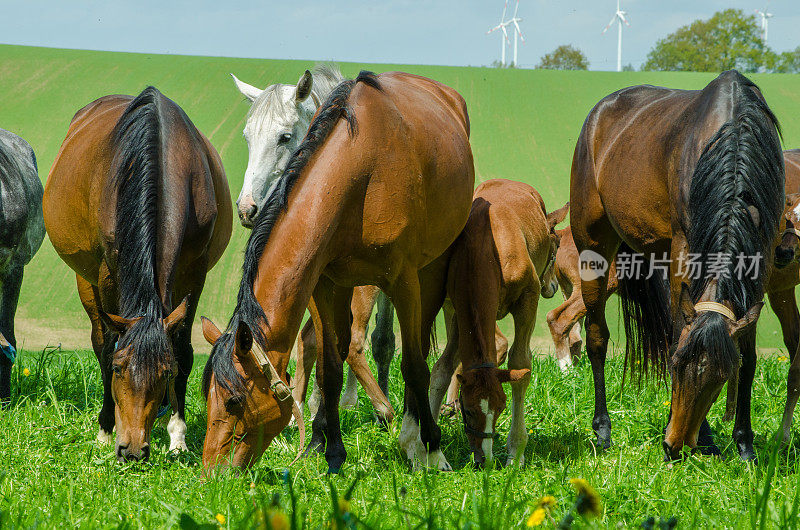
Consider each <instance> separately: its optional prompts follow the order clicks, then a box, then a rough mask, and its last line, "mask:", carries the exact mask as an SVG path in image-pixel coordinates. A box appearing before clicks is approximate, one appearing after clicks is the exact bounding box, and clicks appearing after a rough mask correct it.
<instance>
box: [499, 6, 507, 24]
mask: <svg viewBox="0 0 800 530" xmlns="http://www.w3.org/2000/svg"><path fill="white" fill-rule="evenodd" d="M507 9H508V0H506V3H505V5H504V6H503V14H502V15H501V16H500V23H501V24H502V23H503V21H504V20H505V19H506V10H507Z"/></svg>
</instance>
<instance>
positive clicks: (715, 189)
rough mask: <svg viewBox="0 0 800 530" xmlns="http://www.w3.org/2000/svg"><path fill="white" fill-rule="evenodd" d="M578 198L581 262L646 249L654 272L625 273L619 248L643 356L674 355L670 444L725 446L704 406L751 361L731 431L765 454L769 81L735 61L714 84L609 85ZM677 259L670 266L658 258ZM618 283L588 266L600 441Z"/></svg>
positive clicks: (675, 449) (601, 440)
mask: <svg viewBox="0 0 800 530" xmlns="http://www.w3.org/2000/svg"><path fill="white" fill-rule="evenodd" d="M570 202H571V204H572V214H571V217H572V235H573V237H574V239H575V244H576V246H577V248H578V250H579V251H580V252H581V253H582V255H581V261H582V263H583V262H586V263H598V262H602V261H603V260H604V261H605V262H608V261H611V260H613V259H614V257H615V256H617V255H618V251H620V253H623V252H624V253H625V254H628V255H629V259H630V260H631V261H632V260H633V258H632V257H631V256H630V252H631V251H633V252H636V253H640V254H642V255H643V256H644V259H645V265H644V266H643V267H642V268H643V269H644V270H645V271H646V272H645V273H641V271H639V273H637V271H636V270H635V269H633V270H628V273H626V274H623V273H622V271H621V262H620V260H619V259H618V260H617V275H618V277H619V291H618V294H620V296H621V298H622V301H623V304H622V307H623V320H624V322H625V331H626V336H627V341H626V343H627V348H626V350H627V351H626V355H627V358H628V361H629V366H630V367H631V369H632V370H633V369H637V368H638V369H643V371H644V372H645V373H647V372H648V370H649V371H650V372H651V373H652V372H656V373H659V372H662V371H663V370H664V369H665V368H666V367H667V366H668V367H669V371H670V374H671V378H672V400H671V414H670V419H669V422H668V425H667V429H666V434H665V438H664V444H663V446H664V451H665V453H666V457H667V458H675V457H677V456H679V455H680V453H681V448H682V447H683V446H684V445H687V446H689V447H691V448H695V447H698V446H700V447H705V451H706V452H713V453H718V452H719V450H718V449H717V448H716V446H714V445H713V441H712V440H711V437H710V430H708V424H707V422H705V416H706V414H707V413H708V410H709V408H710V407H711V404H712V403H713V402H714V400H715V399H716V397H717V396H718V395H719V392H720V390H721V389H722V386H723V385H724V384H725V382H726V381H728V380H729V379H730V378H731V377H732V376H733V375H734V374H735V372H736V370H737V368H738V367H739V365H740V363H741V369H740V370H739V380H740V383H739V388H738V395H737V412H736V423H735V426H734V431H733V438H734V441H735V442H736V445H737V448H738V450H739V454H740V456H741V457H742V458H743V459H746V460H747V459H754V458H755V453H754V452H753V431H752V428H751V424H750V392H751V386H752V381H753V374H754V371H755V362H756V352H755V322H756V320H757V318H758V314H759V311H760V309H761V306H762V304H763V302H762V298H763V295H764V291H765V287H766V285H765V280H766V279H767V278H769V272H770V269H771V267H772V255H773V246H774V240H775V236H776V231H777V228H778V222H779V218H780V215H781V212H782V210H783V205H784V167H783V156H782V153H781V149H780V139H779V132H778V124H777V120H776V118H775V116H774V115H773V114H772V112H771V111H770V109H769V107H768V106H767V104H766V102H765V101H764V99H763V97H762V95H761V92H760V91H759V89H758V87H756V86H755V85H754V84H753V83H752V82H751V81H749V80H748V79H746V78H745V77H743V76H742V75H740V74H739V73H738V72H736V71H728V72H724V73H722V74H720V76H719V77H717V78H716V79H715V80H714V81H712V82H711V83H709V84H708V86H706V87H705V88H704V89H703V90H672V89H666V88H660V87H653V86H636V87H630V88H626V89H623V90H620V91H618V92H615V93H613V94H611V95H610V96H607V97H605V98H604V99H603V100H601V101H600V102H599V103H598V104H597V105H596V106H595V107H594V109H593V110H592V111H591V112H590V114H589V116H588V117H587V119H586V121H585V122H584V125H583V129H582V130H581V134H580V137H579V139H578V142H577V145H576V147H575V155H574V158H573V163H572V177H571V189H570ZM589 251H591V254H589ZM584 253H585V254H584ZM656 260H658V261H656ZM667 260H670V261H669V265H668V269H669V270H668V276H669V277H668V278H665V274H663V273H662V271H663V269H659V268H657V267H656V266H664V262H666V261H667ZM740 263H745V264H746V265H747V267H748V272H746V273H745V274H742V270H740V269H739V265H740ZM691 264H695V265H692V266H690V265H691ZM607 288H608V276H607V274H605V273H604V272H603V271H602V270H595V271H594V274H591V275H590V274H588V273H587V274H584V276H583V277H582V279H581V290H582V296H583V301H584V304H585V305H586V346H587V353H588V356H589V360H590V361H591V364H592V372H593V376H594V384H595V414H594V420H593V422H592V426H593V428H594V431H595V433H596V434H597V443H598V445H599V446H601V447H608V446H609V445H610V443H611V421H610V418H609V416H608V412H607V408H606V396H605V374H604V364H605V357H606V349H607V346H608V337H609V332H608V327H607V325H606V320H605V303H606V299H607V298H608V295H607ZM670 344H672V347H671V348H670ZM668 350H669V351H670V353H671V358H670V359H667V352H668ZM639 363H641V364H639ZM701 426H703V427H704V432H702V433H701ZM701 434H702V435H703V437H702V439H700V440H699V439H698V438H699V437H700V435H701Z"/></svg>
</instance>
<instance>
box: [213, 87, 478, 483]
mask: <svg viewBox="0 0 800 530" xmlns="http://www.w3.org/2000/svg"><path fill="white" fill-rule="evenodd" d="M473 183H474V168H473V163H472V151H471V148H470V144H469V119H468V117H467V110H466V104H465V102H464V100H463V98H462V97H461V96H460V95H459V94H458V93H457V92H455V91H454V90H452V89H451V88H448V87H446V86H444V85H441V84H439V83H437V82H435V81H432V80H430V79H426V78H423V77H419V76H415V75H411V74H405V73H387V74H381V75H380V76H376V75H374V74H371V73H369V72H362V73H361V74H359V76H358V77H357V78H356V79H355V80H350V81H346V82H344V83H342V84H340V85H339V86H338V87H337V88H336V89H334V91H333V92H331V94H330V95H329V97H328V99H327V100H326V102H325V103H324V104H323V105H322V106H321V107H320V109H319V110H318V111H317V115H316V117H315V118H314V120H313V121H312V124H311V127H310V128H309V130H308V133H307V134H306V137H305V139H304V140H303V142H302V143H301V144H300V147H299V148H298V150H297V151H296V152H295V154H294V155H292V159H291V160H290V162H289V164H288V166H287V168H286V171H285V172H284V174H283V176H282V177H281V179H280V185H279V186H278V187H276V189H275V191H274V192H273V193H272V195H271V196H270V198H269V200H268V201H267V204H266V209H265V210H264V211H263V213H262V214H261V215H260V216H259V218H258V220H257V221H256V225H255V227H254V228H253V233H252V234H251V236H250V240H249V242H248V245H247V248H246V250H245V262H244V266H243V277H242V283H241V286H240V289H239V297H238V302H237V307H236V309H235V311H234V314H233V316H232V318H231V321H230V323H229V324H228V328H227V330H226V332H225V333H224V334H222V335H219V336H217V333H218V332H217V331H216V330H214V329H209V330H208V331H209V332H207V333H206V338H209V339H212V340H213V341H214V342H215V344H214V348H213V349H212V354H211V359H210V360H209V363H208V364H207V366H206V370H205V373H204V377H203V383H204V384H203V388H204V391H205V395H206V397H207V402H208V429H207V434H206V442H205V447H204V450H203V462H204V465H205V466H206V467H207V468H210V467H212V466H215V465H217V464H234V465H242V466H246V465H249V464H251V463H252V462H254V461H255V460H256V459H257V458H259V457H260V456H261V454H262V453H263V451H264V450H265V449H266V447H267V446H268V445H269V443H270V442H271V440H272V438H273V437H274V436H275V435H277V434H278V433H279V432H280V430H281V429H282V428H283V427H284V426H286V424H287V423H288V421H289V416H290V409H291V403H292V399H291V393H288V392H285V390H286V382H287V380H288V376H287V375H286V367H287V365H288V362H289V355H290V352H291V349H292V344H293V343H294V340H295V337H296V336H297V333H298V331H299V329H300V324H301V320H302V317H303V313H304V311H305V308H306V307H307V306H308V305H309V302H310V300H313V303H312V305H311V307H312V308H314V309H315V310H316V311H312V316H314V314H315V312H316V313H317V314H318V316H319V325H318V326H316V327H317V329H318V330H321V332H320V333H319V335H321V336H318V339H319V342H320V343H321V344H322V348H320V350H321V359H320V360H319V361H318V363H317V376H318V379H319V382H320V385H321V388H322V393H323V405H322V407H320V410H319V412H318V413H317V415H316V417H315V419H314V423H313V435H312V440H311V445H310V446H309V448H310V449H316V448H320V447H322V446H324V448H325V457H326V460H327V461H328V465H329V469H330V471H332V472H335V471H338V470H339V468H340V467H341V465H342V463H343V461H344V459H345V456H346V453H345V449H344V444H343V443H342V437H341V431H340V425H339V407H338V402H339V394H340V392H341V388H342V360H343V359H344V358H345V357H346V356H347V352H348V347H349V344H350V303H351V299H352V291H353V286H356V285H377V286H378V287H379V288H381V290H383V291H384V292H386V293H387V294H388V295H389V297H390V299H391V301H392V304H393V305H394V307H395V309H396V310H397V315H398V318H399V321H400V329H401V339H402V346H403V359H402V364H401V369H402V372H403V378H404V380H405V382H406V385H407V389H408V390H409V392H407V393H406V415H405V418H404V421H403V423H404V427H405V429H404V431H403V432H402V433H401V445H403V448H404V449H405V451H406V454H408V455H409V456H410V457H413V459H414V460H415V461H421V462H422V463H423V464H427V465H431V466H433V467H438V468H439V469H449V464H448V463H447V460H446V459H445V458H444V455H443V454H442V452H441V450H440V449H439V443H440V438H441V432H440V430H439V427H438V426H437V425H436V423H435V422H434V421H433V418H432V416H431V413H430V409H429V407H428V395H427V393H428V381H429V372H428V367H427V364H426V363H425V357H426V355H427V351H428V347H429V344H428V330H429V329H430V327H431V325H432V322H433V319H434V317H435V315H436V313H437V312H438V311H439V308H440V307H441V304H442V301H443V299H444V294H445V293H444V282H443V277H444V275H445V273H446V265H447V261H446V260H447V258H448V256H447V255H446V254H445V255H444V256H443V253H444V252H445V251H446V250H447V249H448V247H449V246H450V244H451V243H452V242H453V241H454V240H455V238H456V237H457V236H458V234H459V232H460V231H461V229H462V228H463V226H464V224H465V222H466V220H467V215H468V213H469V208H470V202H471V197H472V187H473ZM312 294H313V299H312ZM209 328H210V326H209ZM251 348H255V351H254V352H253V353H251V352H250V350H251ZM256 357H258V358H259V359H260V360H259V361H258V364H257V363H256V362H255V360H254V359H255V358H256ZM259 364H260V365H261V367H266V368H267V369H268V370H267V375H265V374H264V371H262V370H263V368H262V369H259ZM276 377H277V378H279V379H280V381H275V378H276ZM271 381H274V383H275V384H276V385H277V386H276V387H275V390H280V392H278V393H276V392H275V391H273V389H271V388H270V386H269V385H270V382H271Z"/></svg>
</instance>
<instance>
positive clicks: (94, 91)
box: [0, 46, 800, 348]
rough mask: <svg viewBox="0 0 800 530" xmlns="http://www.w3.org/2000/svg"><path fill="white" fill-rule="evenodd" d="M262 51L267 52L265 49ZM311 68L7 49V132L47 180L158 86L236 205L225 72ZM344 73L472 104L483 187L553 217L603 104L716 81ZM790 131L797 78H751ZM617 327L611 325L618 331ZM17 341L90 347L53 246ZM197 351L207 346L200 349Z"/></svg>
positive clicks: (242, 149) (40, 263) (3, 53)
mask: <svg viewBox="0 0 800 530" xmlns="http://www.w3.org/2000/svg"><path fill="white" fill-rule="evenodd" d="M264 53H269V51H268V50H265V51H264ZM312 64H313V62H312V61H278V60H255V59H231V58H217V57H187V56H169V55H142V54H129V53H109V52H94V51H78V50H60V49H48V48H32V47H20V46H0V94H2V100H0V127H2V128H5V129H9V130H11V131H13V132H15V133H17V134H19V135H21V136H22V137H23V138H25V139H26V140H27V141H28V142H30V144H31V145H32V146H33V148H34V149H35V151H36V154H37V157H38V160H39V172H40V176H41V178H42V180H43V181H44V180H45V179H46V177H47V173H48V171H49V169H50V166H51V164H52V162H53V159H54V157H55V155H56V152H57V151H58V148H59V146H60V144H61V141H62V140H63V138H64V135H65V133H66V130H67V127H68V125H69V121H70V119H71V118H72V115H73V114H74V113H75V111H76V110H78V109H79V108H81V107H82V106H84V105H85V104H87V103H89V102H90V101H92V100H94V99H96V98H98V97H100V96H103V95H105V94H111V93H125V94H137V93H139V92H140V91H141V90H142V89H143V88H144V87H145V86H147V85H154V86H156V87H158V88H159V89H160V90H161V91H162V92H163V93H164V94H166V95H167V96H168V97H170V98H172V99H173V100H174V101H176V102H177V103H178V104H179V105H181V106H182V107H183V108H184V110H185V111H186V112H187V114H188V115H189V117H190V118H191V119H192V120H193V121H194V123H195V124H196V125H197V126H198V128H199V129H200V130H202V131H203V132H204V133H205V134H206V135H207V136H208V137H209V138H210V139H211V142H212V143H213V144H214V145H215V146H216V148H217V149H218V150H219V152H220V154H221V156H222V159H223V162H224V164H225V169H226V172H227V175H228V179H229V182H230V187H231V194H232V195H233V197H234V198H235V197H236V196H237V195H238V192H239V188H240V186H241V181H242V176H243V174H244V169H245V165H246V161H247V147H246V145H245V142H244V140H243V139H242V137H241V133H242V128H243V126H244V118H245V114H246V112H247V109H248V104H247V103H246V102H245V101H244V99H243V98H242V97H241V95H240V94H239V93H238V91H237V90H236V89H235V88H234V86H233V83H232V82H231V79H230V77H229V76H228V73H229V72H234V73H236V75H237V76H238V77H240V78H241V79H243V80H245V81H247V82H248V83H251V84H254V85H257V86H260V87H262V86H265V85H267V84H270V83H274V82H287V83H289V82H296V81H297V79H298V77H299V76H300V74H301V73H302V71H303V70H304V69H305V68H308V67H310V66H311V65H312ZM341 67H342V70H343V72H344V73H345V75H348V76H352V75H354V74H355V73H356V72H357V71H358V70H359V69H362V68H366V69H371V70H374V71H376V72H381V71H387V70H404V71H409V72H414V73H417V74H421V75H425V76H429V77H432V78H435V79H437V80H439V81H442V82H444V83H446V84H448V85H450V86H452V87H454V88H456V89H457V90H458V91H459V92H461V94H462V95H463V96H464V97H465V98H466V100H467V103H468V105H469V112H470V118H471V122H472V145H473V150H474V153H475V162H476V167H477V174H478V178H479V180H486V179H490V178H495V177H506V178H510V179H516V180H522V181H525V182H528V183H530V184H532V185H533V186H535V187H536V188H537V189H538V190H539V192H540V193H541V194H542V196H543V197H544V199H545V201H546V202H547V204H548V207H549V208H550V209H555V208H557V207H559V206H561V205H562V204H563V203H564V202H565V201H566V200H568V196H569V168H570V162H571V159H572V150H573V148H574V144H575V139H576V137H577V135H578V133H579V131H580V128H581V124H582V123H583V120H584V118H585V117H586V114H587V113H588V112H589V110H590V109H591V108H592V106H593V105H594V104H595V103H596V102H597V100H598V99H600V98H601V97H603V96H604V95H606V94H608V93H610V92H612V91H614V90H617V89H619V88H621V87H625V86H629V85H634V84H641V83H651V84H657V85H665V86H670V87H679V88H701V87H703V86H704V85H705V84H706V83H707V82H708V81H709V80H711V79H712V78H713V75H710V74H687V73H650V72H624V73H612V72H554V71H534V70H499V69H490V68H457V67H438V66H409V65H385V64H384V65H371V64H342V65H341ZM753 78H754V80H755V81H756V82H757V83H758V84H759V85H760V86H761V88H762V90H763V91H764V94H765V96H766V98H767V100H768V101H769V103H770V105H771V107H772V108H773V110H774V111H775V113H776V114H777V115H778V117H779V119H780V120H781V122H782V124H783V132H784V140H785V142H786V146H787V147H793V146H798V145H800V122H798V120H796V119H795V115H796V114H797V112H798V109H800V76H797V75H774V74H773V75H755V76H753ZM246 237H247V232H246V231H245V230H244V229H242V228H241V227H239V226H238V224H237V225H236V226H235V230H234V236H233V238H232V240H231V244H230V246H229V248H228V251H227V253H226V254H225V256H224V258H223V259H222V260H221V261H220V263H219V264H218V265H217V266H216V268H215V269H214V270H213V271H212V273H211V274H210V275H209V278H208V281H207V283H206V289H205V292H204V295H203V299H202V301H201V308H200V314H205V315H209V316H211V317H213V318H214V319H216V320H217V321H218V322H220V323H223V324H224V323H225V322H226V321H227V318H228V316H229V315H230V311H231V309H232V306H233V303H234V300H235V297H236V285H237V283H238V278H239V274H240V273H239V267H240V261H241V255H242V252H241V251H242V248H243V246H244V243H245V240H246ZM560 299H561V295H556V298H555V299H553V300H552V301H547V300H545V301H543V303H542V305H541V306H540V312H539V314H540V319H539V325H538V326H537V331H536V335H537V337H539V339H540V343H541V344H545V341H544V339H546V338H548V337H549V334H548V332H547V327H546V324H545V322H544V314H545V311H547V310H549V309H550V308H552V307H554V306H555V304H556V303H559V302H560ZM615 320H616V319H615V318H612V319H611V321H612V322H613V321H615ZM763 320H764V322H763V323H762V325H761V331H760V340H759V345H760V346H762V347H763V346H777V345H779V344H781V341H780V338H779V336H778V335H777V334H776V333H774V332H775V331H776V330H777V329H778V328H777V323H776V320H775V318H774V317H773V316H772V314H771V313H769V314H768V315H767V318H765V319H763ZM18 322H19V329H20V331H19V332H18V336H19V337H20V339H22V340H23V341H25V344H26V345H27V346H29V347H36V348H40V347H41V346H42V345H44V344H46V343H48V342H49V343H52V344H57V343H58V342H61V341H64V343H65V345H67V344H72V345H75V344H76V343H80V344H84V345H88V343H89V337H88V321H87V320H86V318H85V315H84V313H83V310H82V308H81V306H80V303H79V301H78V296H77V293H76V289H75V280H74V274H73V273H72V272H71V271H70V270H69V269H68V268H67V267H66V265H64V264H63V263H62V262H61V261H60V259H59V258H58V257H57V256H56V254H55V252H54V251H53V248H52V247H51V246H50V244H49V242H45V244H44V245H43V247H42V249H41V251H40V252H39V254H38V255H37V256H36V258H35V259H34V261H33V262H32V264H31V265H29V267H28V268H27V269H26V272H25V282H24V285H23V290H22V297H21V300H20V307H19V312H18ZM196 346H200V345H199V344H196Z"/></svg>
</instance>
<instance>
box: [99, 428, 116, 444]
mask: <svg viewBox="0 0 800 530" xmlns="http://www.w3.org/2000/svg"><path fill="white" fill-rule="evenodd" d="M97 441H98V442H100V443H101V444H105V445H111V444H113V443H114V434H113V433H110V432H106V431H104V430H103V428H102V427H100V429H99V430H98V431H97Z"/></svg>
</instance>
